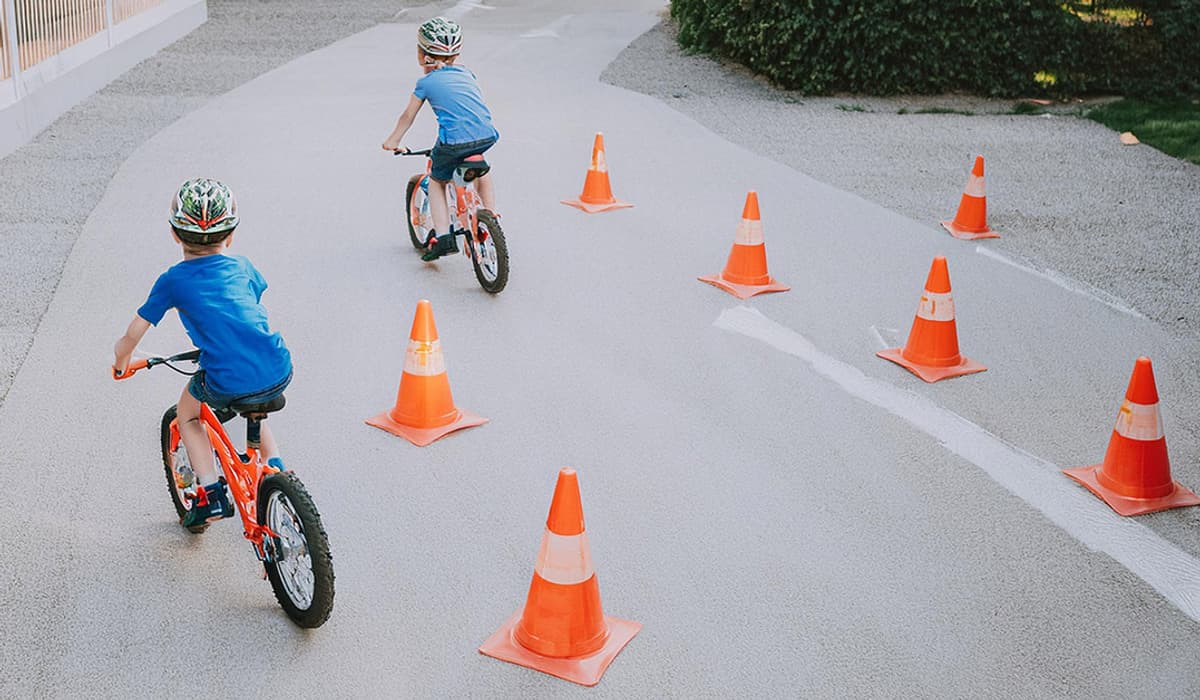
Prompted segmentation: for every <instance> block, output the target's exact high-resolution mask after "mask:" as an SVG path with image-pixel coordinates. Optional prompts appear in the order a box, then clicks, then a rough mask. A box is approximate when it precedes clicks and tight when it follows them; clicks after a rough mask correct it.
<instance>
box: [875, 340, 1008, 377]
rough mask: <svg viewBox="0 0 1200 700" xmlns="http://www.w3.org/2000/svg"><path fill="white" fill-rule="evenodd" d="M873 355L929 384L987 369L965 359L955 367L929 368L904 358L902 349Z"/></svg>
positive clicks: (881, 351)
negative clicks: (894, 364)
mask: <svg viewBox="0 0 1200 700" xmlns="http://www.w3.org/2000/svg"><path fill="white" fill-rule="evenodd" d="M875 354H876V355H878V356H879V357H882V358H883V359H885V360H891V361H892V362H895V363H896V364H898V365H900V366H901V367H903V368H904V369H907V370H908V371H909V372H912V373H913V374H915V375H917V376H918V377H920V378H921V379H924V380H925V381H927V382H929V383H930V384H932V383H934V382H939V381H941V380H943V379H950V378H951V377H958V376H961V375H964V374H974V373H975V372H983V371H985V370H987V367H984V366H983V365H981V364H979V363H978V362H976V361H975V360H972V359H970V358H967V357H964V358H963V359H962V362H960V363H958V364H957V365H950V366H949V367H930V366H929V365H919V364H917V363H915V362H913V361H912V360H909V359H907V358H906V357H904V348H889V349H887V350H880V351H879V352H877V353H875Z"/></svg>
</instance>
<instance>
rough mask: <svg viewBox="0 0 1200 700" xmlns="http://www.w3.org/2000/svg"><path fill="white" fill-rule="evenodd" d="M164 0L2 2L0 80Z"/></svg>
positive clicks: (31, 0) (10, 0)
mask: <svg viewBox="0 0 1200 700" xmlns="http://www.w3.org/2000/svg"><path fill="white" fill-rule="evenodd" d="M162 1H163V0H0V10H2V12H0V53H2V54H3V58H2V59H0V80H7V79H9V78H11V77H13V73H14V72H15V71H19V70H27V69H29V68H32V67H33V66H35V65H37V64H38V63H41V62H42V61H44V60H46V59H47V58H49V57H51V56H54V55H56V54H58V53H61V52H62V51H64V50H66V49H68V48H70V47H72V46H74V45H76V44H78V43H80V42H82V41H85V40H87V39H89V38H91V37H93V36H95V35H97V34H99V33H100V32H103V31H105V30H108V29H110V28H112V27H113V26H114V25H115V24H119V23H121V22H124V21H125V20H127V19H129V18H130V17H133V16H135V15H137V14H139V13H142V12H145V11H146V10H148V9H150V8H152V7H155V6H157V5H160V4H162Z"/></svg>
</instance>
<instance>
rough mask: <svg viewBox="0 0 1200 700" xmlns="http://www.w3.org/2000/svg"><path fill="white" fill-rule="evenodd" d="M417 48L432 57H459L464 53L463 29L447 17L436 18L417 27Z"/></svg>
mask: <svg viewBox="0 0 1200 700" xmlns="http://www.w3.org/2000/svg"><path fill="white" fill-rule="evenodd" d="M417 46H420V47H421V50H422V51H424V52H425V53H427V54H429V55H430V56H457V55H458V54H459V52H460V51H462V27H460V26H458V22H455V21H454V20H452V19H446V18H445V17H434V18H433V19H431V20H427V21H426V22H425V23H424V24H422V25H421V26H420V27H417Z"/></svg>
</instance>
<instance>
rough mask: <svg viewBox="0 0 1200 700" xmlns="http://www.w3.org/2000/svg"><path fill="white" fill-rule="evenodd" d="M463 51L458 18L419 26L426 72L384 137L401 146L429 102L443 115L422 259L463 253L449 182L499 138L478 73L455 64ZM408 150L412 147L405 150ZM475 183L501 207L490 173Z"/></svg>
mask: <svg viewBox="0 0 1200 700" xmlns="http://www.w3.org/2000/svg"><path fill="white" fill-rule="evenodd" d="M461 50H462V28H461V27H459V25H458V23H457V22H455V21H453V20H449V19H445V18H444V17H434V18H433V19H431V20H429V21H427V22H425V23H424V24H422V25H421V26H420V27H419V28H418V29H417V63H418V64H419V65H420V66H421V68H422V69H424V71H425V75H424V77H422V78H420V79H419V80H417V85H416V87H415V88H414V89H413V93H412V96H411V97H410V98H409V101H408V106H407V107H405V109H404V112H403V113H401V115H400V118H399V119H398V120H397V121H396V128H394V129H392V133H391V134H389V135H388V137H387V139H386V140H385V141H384V142H383V150H385V151H391V152H397V151H401V150H402V149H401V148H400V141H401V139H403V138H404V135H405V134H406V133H408V129H409V127H411V126H412V123H413V120H414V119H416V117H417V112H419V111H420V110H421V107H422V106H423V105H424V104H425V102H426V101H428V102H429V104H430V105H431V106H432V107H433V113H434V114H435V115H436V116H437V120H438V140H437V144H436V145H435V146H434V147H433V153H432V154H431V156H430V158H431V159H432V167H431V169H430V173H429V176H430V178H431V179H432V180H433V181H434V186H432V187H430V188H429V204H430V209H431V210H432V212H431V213H432V215H433V230H431V231H430V232H429V238H428V240H427V241H426V252H425V254H424V255H422V256H421V259H422V260H425V261H427V262H428V261H431V260H436V259H438V258H439V257H441V256H442V255H446V254H449V253H456V252H458V246H457V245H456V244H455V241H454V236H451V235H448V234H449V233H450V214H449V210H448V202H447V200H446V184H447V183H448V182H449V181H450V179H451V178H452V177H453V175H454V168H455V167H456V166H457V165H458V164H459V163H461V162H462V160H463V159H464V158H466V157H468V156H473V155H479V154H482V153H483V152H484V151H486V150H487V149H489V148H491V147H492V145H493V144H495V143H496V141H497V140H498V139H499V138H500V132H498V131H496V127H494V126H493V125H492V114H491V112H490V111H489V110H488V108H487V105H486V104H484V102H483V96H482V95H481V94H480V91H479V83H478V82H476V78H475V74H474V73H472V72H471V71H469V70H467V69H466V68H464V67H463V66H459V65H456V64H455V61H456V60H457V58H458V55H459V52H460V51H461ZM403 150H407V149H403ZM475 188H476V191H477V192H478V193H479V197H480V199H482V200H483V206H484V207H485V208H487V209H488V210H490V211H493V212H494V211H496V206H495V194H494V191H493V189H492V180H491V175H483V176H481V177H479V178H478V179H476V180H475Z"/></svg>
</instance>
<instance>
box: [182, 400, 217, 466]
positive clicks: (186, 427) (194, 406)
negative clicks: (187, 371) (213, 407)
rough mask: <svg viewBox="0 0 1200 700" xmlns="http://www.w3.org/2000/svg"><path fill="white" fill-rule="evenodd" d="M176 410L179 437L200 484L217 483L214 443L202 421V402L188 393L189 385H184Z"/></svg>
mask: <svg viewBox="0 0 1200 700" xmlns="http://www.w3.org/2000/svg"><path fill="white" fill-rule="evenodd" d="M175 410H176V415H177V417H178V419H179V439H180V440H182V441H183V446H184V448H185V449H187V456H188V461H189V462H191V464H192V471H193V472H195V473H196V478H197V479H198V480H199V481H200V485H201V486H207V485H209V484H215V483H217V467H216V465H215V464H213V452H212V444H211V443H210V442H209V441H208V431H207V430H206V429H205V427H204V423H202V422H201V421H200V402H199V401H197V400H196V399H195V398H194V397H193V396H192V395H191V394H189V393H188V390H187V387H184V389H183V394H182V395H181V396H180V397H179V403H178V404H177V405H176V409H175Z"/></svg>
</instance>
